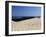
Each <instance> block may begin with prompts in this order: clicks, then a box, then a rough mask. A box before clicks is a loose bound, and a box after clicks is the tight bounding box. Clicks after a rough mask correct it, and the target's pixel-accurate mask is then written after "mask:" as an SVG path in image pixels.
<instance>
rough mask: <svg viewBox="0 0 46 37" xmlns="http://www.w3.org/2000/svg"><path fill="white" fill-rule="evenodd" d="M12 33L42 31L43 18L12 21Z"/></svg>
mask: <svg viewBox="0 0 46 37" xmlns="http://www.w3.org/2000/svg"><path fill="white" fill-rule="evenodd" d="M11 23H12V25H11V27H12V31H27V30H40V29H41V18H33V19H27V20H23V21H19V22H15V21H12V22H11Z"/></svg>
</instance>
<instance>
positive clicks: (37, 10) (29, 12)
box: [12, 6, 41, 16]
mask: <svg viewBox="0 0 46 37" xmlns="http://www.w3.org/2000/svg"><path fill="white" fill-rule="evenodd" d="M12 16H41V7H32V6H12Z"/></svg>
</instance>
